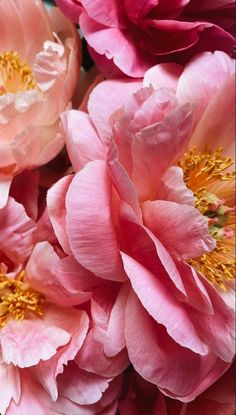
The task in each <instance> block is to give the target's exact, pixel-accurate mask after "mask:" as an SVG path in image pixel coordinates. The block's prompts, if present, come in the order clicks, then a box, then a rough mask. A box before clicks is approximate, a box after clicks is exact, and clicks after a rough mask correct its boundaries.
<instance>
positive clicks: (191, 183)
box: [179, 148, 235, 290]
mask: <svg viewBox="0 0 236 415" xmlns="http://www.w3.org/2000/svg"><path fill="white" fill-rule="evenodd" d="M232 164H233V162H232V160H231V158H227V157H224V156H223V155H222V148H218V149H217V150H216V151H215V152H211V151H209V150H205V151H204V152H203V153H197V152H196V149H195V148H193V149H191V150H189V151H188V152H186V153H185V154H184V156H183V159H182V160H181V161H180V162H179V165H180V167H181V168H182V169H183V172H184V180H185V183H186V185H187V186H188V187H189V188H190V189H191V190H192V191H193V192H194V195H195V198H196V199H195V207H196V208H197V209H198V210H199V211H200V212H201V213H202V214H203V215H204V216H205V218H206V220H207V222H208V227H209V233H210V235H211V236H212V237H213V238H214V239H215V240H216V247H215V249H214V250H213V251H211V252H209V253H206V254H204V255H202V256H201V257H199V258H194V259H190V260H189V261H188V263H189V264H191V265H193V266H194V267H195V268H196V269H197V271H199V272H201V273H202V274H203V275H204V276H205V277H206V278H207V279H208V280H209V281H211V282H212V283H214V284H217V285H218V286H220V287H221V288H222V289H224V290H226V285H227V281H231V280H232V279H233V278H234V276H235V258H234V227H235V207H234V206H233V205H232V201H233V200H234V198H233V187H232V186H227V183H228V182H232V181H233V180H234V177H235V172H231V171H229V170H228V169H229V167H230V166H231V165H232ZM222 195H223V196H224V197H222Z"/></svg>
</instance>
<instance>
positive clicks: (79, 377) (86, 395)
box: [59, 363, 111, 405]
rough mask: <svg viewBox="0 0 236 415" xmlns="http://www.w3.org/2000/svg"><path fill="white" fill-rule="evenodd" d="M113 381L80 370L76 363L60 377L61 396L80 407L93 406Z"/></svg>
mask: <svg viewBox="0 0 236 415" xmlns="http://www.w3.org/2000/svg"><path fill="white" fill-rule="evenodd" d="M110 380H111V379H109V378H104V377H102V376H99V375H96V374H95V373H89V372H86V371H85V370H82V369H80V368H79V367H78V366H77V365H76V364H75V363H71V364H70V365H69V366H68V367H67V368H65V370H64V372H63V375H62V376H61V377H59V390H60V394H61V395H62V396H63V397H65V398H68V399H70V400H71V401H72V402H75V403H77V404H79V405H91V404H93V403H95V402H97V401H99V400H100V399H101V397H102V394H103V393H104V392H105V390H106V389H107V388H108V386H109V381H110Z"/></svg>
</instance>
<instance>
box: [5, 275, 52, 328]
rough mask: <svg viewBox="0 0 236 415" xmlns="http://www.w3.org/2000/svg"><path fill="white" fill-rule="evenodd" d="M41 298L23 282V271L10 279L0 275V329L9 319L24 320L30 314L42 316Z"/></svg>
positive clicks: (42, 300)
mask: <svg viewBox="0 0 236 415" xmlns="http://www.w3.org/2000/svg"><path fill="white" fill-rule="evenodd" d="M43 302H44V299H43V296H42V295H41V294H39V293H37V292H36V291H34V290H32V289H30V288H29V287H28V285H27V283H25V282H24V271H22V272H21V273H20V274H18V275H17V276H16V278H15V279H10V278H8V277H7V276H6V275H4V274H0V328H2V327H4V326H5V325H6V324H7V322H8V320H9V319H10V318H13V319H15V320H24V319H25V318H26V317H28V316H29V315H30V313H33V314H36V315H37V316H39V317H41V316H42V315H43Z"/></svg>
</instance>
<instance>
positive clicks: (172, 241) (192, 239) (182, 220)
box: [142, 200, 215, 259]
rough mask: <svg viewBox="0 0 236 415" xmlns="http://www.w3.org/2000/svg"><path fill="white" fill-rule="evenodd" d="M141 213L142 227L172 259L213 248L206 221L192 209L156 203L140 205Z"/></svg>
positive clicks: (183, 257)
mask: <svg viewBox="0 0 236 415" xmlns="http://www.w3.org/2000/svg"><path fill="white" fill-rule="evenodd" d="M142 211H143V217H144V223H145V224H146V226H147V227H148V228H149V229H151V231H152V232H153V233H154V235H156V236H157V237H158V239H159V240H160V241H161V242H162V243H163V245H164V246H165V248H166V249H167V250H168V251H169V252H170V253H171V254H172V255H173V256H174V257H176V258H181V259H189V258H194V257H198V256H201V255H203V254H204V253H205V252H209V251H211V250H212V249H214V247H215V240H213V238H212V237H211V236H210V234H209V231H208V225H207V222H206V221H205V219H204V217H203V216H202V215H201V214H200V213H199V212H198V210H197V209H195V208H194V207H191V206H188V205H180V204H178V203H175V202H169V201H163V200H156V201H153V202H151V201H147V202H144V203H143V208H142Z"/></svg>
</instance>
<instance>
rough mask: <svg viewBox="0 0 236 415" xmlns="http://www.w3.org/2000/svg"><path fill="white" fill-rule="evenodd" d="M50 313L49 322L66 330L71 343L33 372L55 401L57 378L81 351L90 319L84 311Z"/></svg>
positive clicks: (56, 396)
mask: <svg viewBox="0 0 236 415" xmlns="http://www.w3.org/2000/svg"><path fill="white" fill-rule="evenodd" d="M50 311H51V312H50V314H49V315H48V317H49V321H50V322H51V323H54V324H55V323H56V324H57V325H60V327H62V328H63V329H64V330H66V332H67V333H69V334H70V342H69V343H68V344H66V345H64V346H63V347H60V348H59V349H58V351H57V353H56V354H55V355H54V356H52V358H51V359H50V361H42V360H41V361H40V362H39V364H38V365H37V366H36V367H35V368H33V372H34V374H35V375H36V376H37V378H38V380H39V382H40V383H42V385H43V386H44V388H45V389H46V390H47V391H48V393H49V394H50V395H51V398H52V400H53V401H55V400H56V399H57V398H58V390H57V376H58V375H59V373H62V372H63V371H64V366H66V365H68V362H69V361H71V360H73V359H74V358H75V356H76V354H77V353H78V351H79V350H80V348H81V346H82V344H83V342H84V339H85V336H86V334H87V330H88V327H89V319H88V317H87V314H86V313H85V312H84V311H81V310H76V309H72V308H71V309H66V310H65V311H64V310H63V311H62V312H61V313H60V312H58V311H59V309H58V310H56V309H55V308H52V307H51V310H50Z"/></svg>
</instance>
